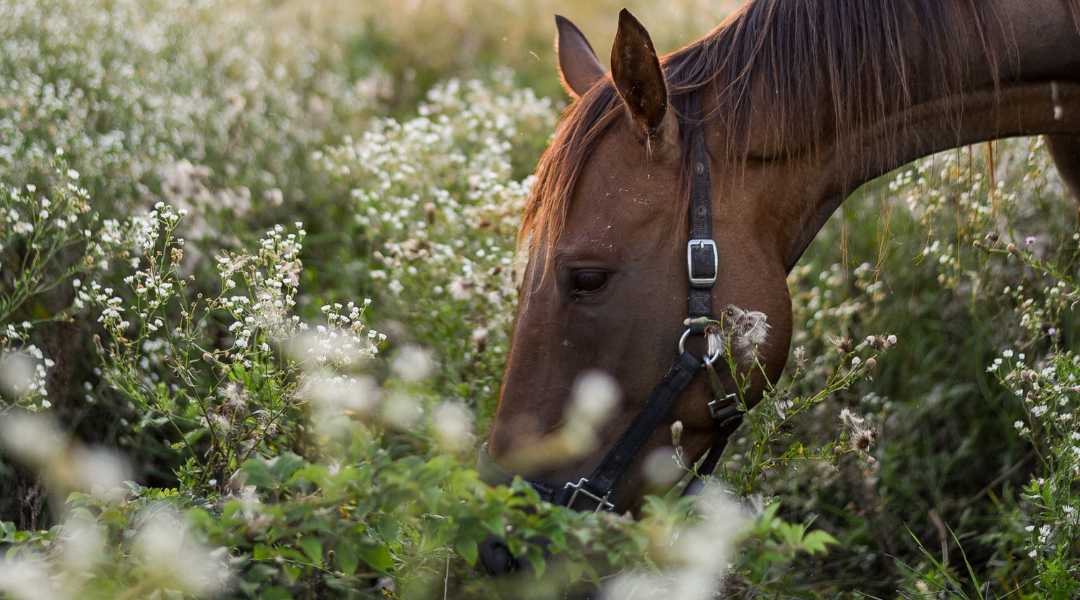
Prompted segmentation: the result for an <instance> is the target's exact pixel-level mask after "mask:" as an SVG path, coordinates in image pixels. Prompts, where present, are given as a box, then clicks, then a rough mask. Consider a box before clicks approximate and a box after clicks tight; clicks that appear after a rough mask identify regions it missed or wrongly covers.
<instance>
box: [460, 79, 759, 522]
mask: <svg viewBox="0 0 1080 600" xmlns="http://www.w3.org/2000/svg"><path fill="white" fill-rule="evenodd" d="M690 103H691V110H690V111H689V112H690V113H691V114H695V115H696V114H697V113H698V112H700V107H699V106H698V105H699V103H700V100H698V99H697V98H696V96H695V97H691V100H690ZM687 126H689V125H687ZM688 137H689V144H690V165H691V173H690V212H689V215H688V217H689V222H690V238H689V241H688V242H687V244H686V270H687V276H688V278H689V283H690V292H689V296H688V298H687V313H688V315H689V317H688V318H687V320H686V325H687V329H686V331H684V332H683V334H682V336H681V337H680V338H679V343H678V357H677V358H676V359H675V363H674V364H673V365H672V366H671V368H670V369H669V370H668V372H667V374H666V375H664V378H663V379H661V380H660V383H659V384H657V386H656V387H655V388H653V390H652V392H651V393H650V394H649V399H648V402H646V404H645V408H644V409H643V410H642V411H641V413H639V414H638V416H637V417H636V418H635V419H634V421H633V422H632V423H631V424H630V427H628V428H627V430H626V431H625V432H624V433H623V435H622V437H620V438H619V439H618V441H616V442H615V445H614V446H612V448H611V449H610V450H608V452H607V454H605V455H604V458H603V460H601V461H600V464H599V465H597V467H596V468H595V469H593V471H592V473H591V474H589V476H588V477H582V478H580V479H578V480H577V481H567V482H564V483H563V484H562V485H561V486H556V487H553V486H551V485H549V484H546V483H543V482H538V481H529V480H525V481H526V482H527V483H528V484H529V485H530V486H532V488H533V489H535V490H536V492H537V494H539V496H540V498H541V499H542V500H546V501H548V502H551V503H552V504H556V505H560V506H566V507H568V508H572V509H575V510H592V511H601V510H607V511H614V510H615V504H614V503H613V502H612V501H611V496H612V494H613V493H614V491H615V486H616V485H617V484H618V482H619V480H620V479H621V478H622V477H623V476H624V475H625V474H626V472H627V471H628V470H629V468H630V465H631V464H632V463H633V462H634V459H635V458H637V456H638V454H639V453H640V452H641V450H642V448H644V446H645V443H646V442H647V441H648V439H649V438H650V437H651V436H652V435H653V432H655V431H656V430H657V428H659V427H660V425H661V424H663V422H664V421H665V420H667V418H668V416H669V415H670V413H671V409H672V407H673V406H674V404H675V401H676V400H677V399H678V397H679V396H680V395H681V394H682V393H683V392H684V391H685V390H686V388H687V387H689V386H690V384H691V383H692V382H693V380H694V378H695V377H696V376H697V373H698V371H700V370H702V369H703V368H707V369H709V370H710V371H711V370H712V365H713V363H714V362H716V360H717V359H718V358H719V357H720V355H721V354H722V353H723V350H722V349H716V350H715V351H714V353H713V354H709V353H706V355H705V356H703V357H700V358H699V357H698V356H697V355H695V354H694V353H692V352H690V351H688V350H687V349H686V342H687V340H688V339H689V338H690V337H692V336H695V335H706V326H707V325H708V324H709V323H712V322H715V320H714V318H713V310H712V290H713V288H714V287H715V286H716V278H717V273H718V270H719V262H720V261H719V254H718V253H717V250H716V242H715V241H714V239H713V232H712V186H711V179H710V176H709V151H708V148H707V146H706V144H705V133H704V128H703V127H701V125H700V124H696V125H695V126H692V128H691V130H690V135H689V136H688ZM710 376H711V377H710V379H711V381H710V383H712V385H713V388H714V389H713V396H714V398H713V399H712V400H711V401H710V402H709V414H710V415H711V416H712V418H713V421H714V424H715V428H714V435H713V443H712V447H711V448H710V449H709V451H708V455H707V456H706V458H705V460H704V461H702V463H701V464H700V466H699V468H698V469H697V472H696V473H695V475H694V476H693V479H692V480H691V481H690V483H688V484H687V486H686V488H685V490H684V491H683V493H684V494H687V495H689V494H696V493H698V492H700V491H701V487H702V480H701V478H700V476H699V475H698V473H701V474H711V473H712V472H713V471H714V470H715V469H716V465H717V463H718V462H719V461H720V455H721V454H722V453H723V451H724V447H725V446H726V445H727V441H728V438H729V437H731V434H732V433H734V432H735V430H736V429H737V428H738V427H739V424H740V423H741V422H742V416H743V415H742V412H741V411H740V410H739V408H738V406H737V396H736V394H730V393H726V392H725V391H724V390H723V387H722V384H719V383H718V381H719V378H717V377H715V374H714V373H710ZM477 470H478V471H479V472H480V475H481V477H482V478H483V479H484V480H485V481H487V482H488V483H491V484H499V483H509V482H511V481H513V478H514V476H513V475H512V474H511V473H508V472H507V471H505V470H504V469H503V468H502V467H500V466H499V465H498V464H497V463H496V462H495V461H494V459H492V457H491V455H490V454H489V452H488V449H487V444H484V446H483V447H481V449H480V458H479V461H478V463H477Z"/></svg>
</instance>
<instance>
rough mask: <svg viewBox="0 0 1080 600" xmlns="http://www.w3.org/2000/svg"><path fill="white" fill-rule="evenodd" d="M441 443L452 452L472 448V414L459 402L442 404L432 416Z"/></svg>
mask: <svg viewBox="0 0 1080 600" xmlns="http://www.w3.org/2000/svg"><path fill="white" fill-rule="evenodd" d="M431 422H432V425H433V426H434V428H435V435H436V438H437V439H438V441H439V443H440V444H441V445H442V446H443V447H444V448H446V449H447V450H449V451H451V452H457V451H460V450H463V449H465V448H471V447H472V445H471V442H472V413H470V412H469V409H467V408H466V407H465V406H464V405H463V404H461V403H459V402H444V403H442V404H440V405H439V406H438V407H437V408H436V409H435V411H434V412H433V414H432V416H431Z"/></svg>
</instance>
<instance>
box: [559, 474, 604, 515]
mask: <svg viewBox="0 0 1080 600" xmlns="http://www.w3.org/2000/svg"><path fill="white" fill-rule="evenodd" d="M588 483H589V480H588V479H587V478H585V477H582V478H581V479H579V480H578V482H577V483H570V482H567V483H566V485H565V486H563V489H564V490H574V493H572V494H570V499H569V500H567V501H566V508H570V509H573V510H580V509H578V508H575V507H574V502H576V501H577V499H578V496H581V497H583V498H585V499H586V500H591V501H593V502H595V503H596V508H595V509H594V510H593V512H600V511H601V510H606V511H613V510H615V505H614V504H612V503H611V502H610V501H608V496H610V495H611V492H608V493H606V494H604V495H603V496H597V495H596V494H594V493H593V492H592V491H590V490H589V488H588V487H586V485H587V484H588Z"/></svg>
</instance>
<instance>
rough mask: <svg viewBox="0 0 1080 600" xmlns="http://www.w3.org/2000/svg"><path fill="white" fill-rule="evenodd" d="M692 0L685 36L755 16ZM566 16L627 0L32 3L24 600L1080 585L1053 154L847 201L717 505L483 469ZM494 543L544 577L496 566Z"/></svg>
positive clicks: (16, 476)
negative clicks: (494, 476) (520, 226)
mask: <svg viewBox="0 0 1080 600" xmlns="http://www.w3.org/2000/svg"><path fill="white" fill-rule="evenodd" d="M677 5H678V6H677V7H676V8H675V9H672V8H670V7H665V8H664V9H663V10H657V9H653V10H648V9H646V10H644V11H643V12H642V14H641V16H642V17H643V19H644V20H645V21H646V22H647V23H649V25H650V28H651V29H652V30H653V32H654V34H655V35H656V37H657V40H658V45H659V46H661V47H662V48H673V47H675V46H677V45H678V44H679V43H680V42H683V41H687V40H689V39H691V38H692V37H693V36H695V35H700V34H702V33H704V32H705V30H706V29H707V28H708V27H711V26H712V25H713V24H714V23H715V22H717V21H718V20H719V18H720V17H721V16H722V14H723V13H724V12H725V11H726V10H727V9H728V8H729V6H728V5H726V4H724V3H701V2H695V1H689V0H688V1H686V2H679V3H677ZM632 8H633V7H632ZM560 10H563V11H566V13H567V14H568V15H569V16H571V17H573V18H574V19H575V20H577V21H578V22H579V24H581V25H582V26H583V29H585V30H586V31H589V32H590V33H592V32H594V31H596V32H599V35H598V36H597V37H595V38H594V39H595V40H596V41H597V42H598V44H597V47H598V48H599V49H601V54H604V52H603V51H602V50H603V49H604V48H606V47H607V38H605V37H604V36H610V35H611V32H612V31H613V30H614V25H615V11H616V7H615V5H611V4H610V3H608V2H600V3H595V4H593V5H590V6H589V7H588V8H582V7H577V6H575V5H571V4H565V5H560V4H559V3H557V2H539V3H531V4H529V5H528V6H526V5H524V4H519V3H516V2H497V3H488V2H473V1H470V0H461V1H458V2H452V3H449V4H446V3H439V4H435V3H429V2H425V1H416V2H407V3H389V2H382V1H381V0H378V1H373V2H370V3H363V4H359V5H355V6H352V7H350V8H348V9H344V8H342V7H341V6H340V3H333V2H321V1H315V2H305V3H300V2H288V1H282V2H256V1H245V2H223V1H220V0H203V1H199V2H189V1H187V0H151V1H149V2H143V1H136V0H113V1H110V2H97V3H76V2H71V1H70V0H42V1H38V2H14V1H9V2H4V3H2V4H0V33H2V36H0V37H2V39H3V40H4V42H3V43H4V49H5V51H4V52H3V53H2V55H0V183H2V186H3V189H2V191H0V350H2V352H3V355H2V360H0V379H2V380H3V383H4V387H3V388H2V389H0V395H2V396H0V398H2V399H0V441H2V442H3V444H2V447H3V448H4V450H3V451H2V452H3V454H0V489H3V490H4V493H3V495H2V497H0V522H3V523H2V524H0V549H2V550H3V551H4V552H5V558H4V559H3V561H2V562H0V593H3V594H6V595H8V596H11V597H13V598H49V597H55V598H65V597H88V598H95V597H97V598H116V597H130V598H141V597H152V596H153V595H154V594H158V596H157V597H173V596H177V595H179V596H183V595H187V596H193V597H205V596H216V595H227V596H238V597H248V596H250V597H267V598H289V597H296V598H315V597H328V596H342V597H400V598H429V597H439V596H440V595H445V596H447V597H485V598H486V597H505V598H523V597H527V598H558V597H562V596H563V594H565V593H574V592H577V591H580V590H581V589H584V588H588V587H590V586H597V585H600V586H603V587H605V589H606V590H607V594H608V596H609V597H612V598H625V597H632V595H633V594H638V595H639V596H640V597H652V596H653V595H655V594H658V593H661V591H663V593H668V594H677V595H678V596H679V597H702V598H704V597H710V596H711V595H712V592H711V591H710V590H712V589H714V588H716V587H717V586H718V585H719V584H720V583H721V580H722V582H723V586H724V587H723V591H722V592H717V593H720V594H723V595H724V596H725V597H731V596H739V597H756V596H758V595H763V594H765V595H776V596H783V597H787V596H797V597H835V596H837V595H841V596H849V595H858V594H860V593H861V594H870V595H877V596H895V595H899V596H902V597H927V596H938V595H942V596H961V597H979V598H983V597H993V596H1000V595H1006V594H1016V595H1018V596H1019V597H1032V598H1034V597H1050V598H1070V597H1075V595H1076V594H1077V592H1078V587H1080V548H1078V547H1077V541H1076V540H1077V539H1080V535H1078V533H1080V532H1078V531H1077V529H1078V528H1080V516H1078V514H1077V508H1078V507H1080V491H1078V490H1077V489H1076V481H1077V479H1078V475H1080V435H1078V434H1077V429H1078V427H1077V421H1076V419H1077V418H1078V414H1080V406H1078V402H1080V400H1078V398H1080V389H1078V385H1080V381H1078V378H1080V358H1078V356H1077V354H1076V348H1077V334H1078V328H1077V322H1076V316H1075V314H1074V304H1075V303H1076V302H1077V300H1080V289H1078V287H1077V279H1076V277H1077V259H1078V253H1080V241H1078V236H1077V226H1076V222H1075V219H1074V217H1072V216H1071V215H1075V205H1074V204H1073V203H1072V202H1073V201H1072V199H1070V198H1068V197H1067V194H1066V192H1065V190H1064V189H1063V188H1062V185H1061V183H1060V181H1059V180H1058V179H1057V178H1056V175H1055V174H1054V172H1053V169H1052V167H1050V166H1049V164H1048V159H1047V155H1046V153H1045V151H1044V150H1043V149H1042V148H1041V146H1040V144H1039V143H1038V142H1036V141H1026V140H1022V141H1012V142H1008V143H1001V144H998V145H997V146H996V149H997V152H996V153H995V160H994V163H993V165H990V167H991V168H992V169H993V172H992V173H990V172H987V171H986V170H985V164H984V161H982V160H981V158H975V157H976V156H979V155H981V150H973V149H966V150H963V151H958V152H955V153H949V154H945V155H942V156H938V157H935V158H932V159H927V160H925V161H921V162H920V163H918V164H917V165H914V166H912V167H909V168H906V169H902V170H901V171H899V172H898V173H896V174H894V175H893V176H891V177H889V178H886V179H883V180H881V181H879V182H877V183H875V184H873V185H871V186H868V188H867V189H866V190H863V191H862V192H861V193H860V194H859V196H858V197H857V198H855V199H853V200H852V201H850V202H849V203H848V204H847V205H846V206H845V208H844V209H843V211H841V213H840V214H839V215H838V216H837V217H836V218H834V219H833V221H832V222H831V223H830V225H829V226H828V227H827V228H826V230H825V231H824V232H823V233H822V235H821V236H820V237H819V240H818V241H817V242H816V243H815V245H814V247H813V248H812V249H811V252H810V253H809V255H808V256H807V257H806V258H805V259H804V261H803V263H802V265H801V266H799V267H798V268H797V269H796V270H795V272H793V273H792V275H791V278H790V283H791V285H792V289H793V297H794V301H795V311H796V314H795V316H796V321H795V322H796V324H797V333H796V338H795V340H794V342H793V347H794V350H793V356H792V360H791V365H790V367H789V369H788V374H787V375H786V376H785V378H784V380H783V381H781V382H779V383H778V384H777V387H776V389H775V390H773V391H772V392H771V393H770V395H769V397H768V398H767V399H766V400H765V401H764V402H763V403H762V404H761V405H760V406H759V407H758V408H756V409H755V410H754V411H753V412H752V413H751V414H750V417H749V418H748V421H747V424H746V425H745V426H744V427H743V429H742V431H741V432H740V436H739V438H738V439H737V440H736V441H735V442H734V443H733V445H732V447H731V449H730V450H729V453H728V455H727V456H726V459H725V461H724V464H723V465H722V467H721V471H720V473H719V474H718V477H717V484H718V485H716V486H715V488H714V489H713V490H712V491H711V492H710V493H709V494H707V495H706V496H705V497H704V498H703V499H702V500H701V501H699V502H696V503H695V502H691V501H688V500H680V499H677V498H676V497H675V496H674V495H669V496H663V497H650V499H649V500H648V502H647V504H646V508H645V510H644V515H643V517H642V518H641V519H639V520H637V521H632V520H629V519H625V518H622V517H619V516H615V515H583V514H576V513H571V512H568V511H565V510H562V509H555V508H552V507H550V506H547V505H544V504H542V503H540V502H538V501H537V499H536V497H535V495H534V494H533V493H532V492H531V491H530V490H528V489H527V488H526V487H524V486H522V485H520V484H515V485H514V486H512V487H510V488H505V487H501V488H489V487H488V486H485V485H483V484H481V483H480V482H479V480H478V478H477V474H476V472H475V471H474V470H473V469H472V462H473V456H474V451H475V447H476V444H477V440H478V439H481V438H482V437H483V435H484V432H485V428H486V424H487V422H488V419H489V418H490V414H491V412H492V410H493V408H494V402H495V400H496V394H497V389H498V382H499V378H500V376H501V368H502V365H503V364H504V361H505V354H506V349H507V347H508V335H509V328H510V325H511V321H512V318H513V304H514V300H515V291H514V286H513V282H512V280H511V267H512V260H513V251H514V248H513V237H514V232H515V228H516V223H517V218H518V214H519V211H520V208H521V205H522V202H523V201H524V198H525V195H526V194H527V191H528V186H529V185H530V178H529V173H530V172H531V170H532V166H533V164H534V162H535V160H536V157H537V156H538V155H539V152H540V151H541V150H542V148H543V147H544V146H545V144H546V143H547V140H548V138H549V136H550V133H551V131H552V128H553V126H554V123H555V121H556V118H557V114H558V110H559V108H560V106H561V105H562V103H563V102H564V99H563V98H562V96H561V94H560V92H559V88H558V83H557V79H556V78H555V76H554V69H553V66H552V62H551V52H550V40H551V36H552V30H553V27H552V26H551V24H550V13H552V12H557V11H560ZM135 481H137V482H139V484H136V483H133V482H135ZM724 490H728V491H724ZM489 535H499V536H502V537H504V538H506V540H507V542H508V544H509V545H510V548H511V550H512V551H514V553H515V554H517V555H518V556H520V557H522V558H523V560H524V562H525V563H527V564H528V565H529V570H528V571H527V572H525V573H524V574H521V575H519V576H517V577H515V578H510V579H503V580H492V579H486V578H482V577H477V575H478V574H479V571H478V568H477V566H476V562H477V553H478V544H479V543H480V542H481V541H482V540H483V539H484V538H486V537H487V536H489ZM540 540H545V541H544V542H541V541H540ZM612 573H618V574H619V576H618V577H611V576H610V575H611V574H612ZM583 586H584V588H583Z"/></svg>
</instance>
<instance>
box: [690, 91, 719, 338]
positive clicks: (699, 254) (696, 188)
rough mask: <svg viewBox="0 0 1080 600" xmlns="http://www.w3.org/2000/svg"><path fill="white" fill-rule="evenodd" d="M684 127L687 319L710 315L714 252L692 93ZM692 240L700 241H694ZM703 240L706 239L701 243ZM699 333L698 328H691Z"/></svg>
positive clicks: (697, 107) (705, 158)
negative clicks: (687, 162)
mask: <svg viewBox="0 0 1080 600" xmlns="http://www.w3.org/2000/svg"><path fill="white" fill-rule="evenodd" d="M688 112H689V113H690V114H689V115H687V116H688V117H689V119H687V120H686V121H684V123H683V126H684V127H690V128H691V130H690V135H689V142H690V211H689V213H690V214H689V215H688V217H689V222H690V236H689V243H688V245H687V269H688V271H689V276H690V280H691V282H690V293H689V297H688V298H687V312H688V314H689V317H690V320H694V319H699V318H701V317H708V318H712V317H713V310H712V290H713V287H714V286H715V284H716V277H717V275H718V273H717V272H716V270H717V254H716V244H715V242H714V241H713V227H712V179H711V177H710V175H709V150H708V146H707V145H706V144H705V129H704V128H703V127H701V125H700V124H698V123H697V121H698V120H699V118H700V114H699V113H700V112H701V100H700V99H699V98H698V97H697V95H696V94H695V95H694V97H693V98H692V99H691V101H690V104H689V108H688ZM696 240H700V241H702V242H703V243H701V244H695V241H696ZM704 242H707V243H704ZM696 276H698V277H702V278H711V282H710V283H708V284H705V283H698V284H695V283H694V280H695V277H696ZM695 333H701V332H695Z"/></svg>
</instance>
